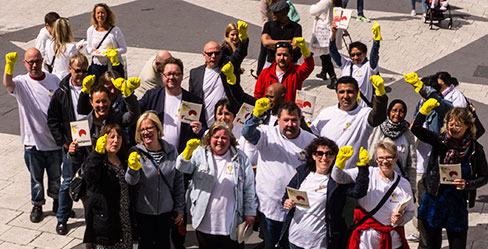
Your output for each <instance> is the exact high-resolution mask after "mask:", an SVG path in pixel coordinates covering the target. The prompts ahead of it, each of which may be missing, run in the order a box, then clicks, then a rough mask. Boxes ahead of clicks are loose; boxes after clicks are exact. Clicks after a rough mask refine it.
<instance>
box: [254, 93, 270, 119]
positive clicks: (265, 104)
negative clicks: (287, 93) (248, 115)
mask: <svg viewBox="0 0 488 249" xmlns="http://www.w3.org/2000/svg"><path fill="white" fill-rule="evenodd" d="M270 107H271V101H270V100H269V99H268V98H260V99H258V100H256V103H255V104H254V111H253V112H252V114H254V116H256V117H258V118H259V117H261V116H263V114H264V112H266V111H267V110H268V109H269V108H270Z"/></svg>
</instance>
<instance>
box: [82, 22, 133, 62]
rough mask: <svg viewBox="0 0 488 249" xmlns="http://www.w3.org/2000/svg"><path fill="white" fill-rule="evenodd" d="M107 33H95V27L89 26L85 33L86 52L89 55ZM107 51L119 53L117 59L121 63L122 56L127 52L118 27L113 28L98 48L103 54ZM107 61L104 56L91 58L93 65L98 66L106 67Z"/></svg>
mask: <svg viewBox="0 0 488 249" xmlns="http://www.w3.org/2000/svg"><path fill="white" fill-rule="evenodd" d="M107 32H108V31H97V30H96V29H95V27H93V25H92V26H90V27H89V28H88V29H87V31H86V42H87V45H86V50H87V51H88V53H89V54H91V52H92V49H96V48H97V46H98V44H99V43H100V41H101V40H102V39H103V37H104V36H105V34H106V33H107ZM107 49H117V50H118V51H119V52H118V54H117V57H118V59H119V62H120V63H122V56H121V55H122V54H125V53H126V52H127V44H126V42H125V38H124V35H123V34H122V31H121V30H120V28H119V27H117V26H114V27H113V29H112V31H110V34H108V35H107V38H105V40H103V42H102V45H100V47H99V48H98V50H99V51H101V52H104V51H106V50H107ZM109 62H110V60H109V59H107V57H105V56H93V63H95V64H98V65H108V63H109Z"/></svg>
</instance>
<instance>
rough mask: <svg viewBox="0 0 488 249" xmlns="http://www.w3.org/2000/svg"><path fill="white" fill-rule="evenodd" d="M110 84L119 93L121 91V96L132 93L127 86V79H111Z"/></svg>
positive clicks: (127, 95)
mask: <svg viewBox="0 0 488 249" xmlns="http://www.w3.org/2000/svg"><path fill="white" fill-rule="evenodd" d="M112 84H113V85H114V87H115V88H117V89H118V90H119V91H120V93H122V96H124V97H129V96H130V95H131V94H132V92H131V91H130V89H129V88H128V87H127V81H126V80H125V79H124V78H117V79H112Z"/></svg>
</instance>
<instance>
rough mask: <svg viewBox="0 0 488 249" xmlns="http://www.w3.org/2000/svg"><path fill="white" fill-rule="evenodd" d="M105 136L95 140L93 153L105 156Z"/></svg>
mask: <svg viewBox="0 0 488 249" xmlns="http://www.w3.org/2000/svg"><path fill="white" fill-rule="evenodd" d="M107 135H108V134H105V135H103V136H101V137H99V138H98V139H97V144H96V145H95V151H96V152H98V153H100V154H105V148H106V147H107Z"/></svg>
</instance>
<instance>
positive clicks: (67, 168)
mask: <svg viewBox="0 0 488 249" xmlns="http://www.w3.org/2000/svg"><path fill="white" fill-rule="evenodd" d="M79 168H80V165H79V164H76V163H72V162H71V160H70V159H68V150H67V149H65V148H64V147H63V171H62V174H63V183H61V187H60V188H59V208H58V212H57V213H56V218H57V219H58V222H66V221H68V218H69V212H70V210H71V208H72V207H73V200H71V197H70V196H69V184H70V183H71V179H73V176H74V175H75V173H76V171H77V170H78V169H79Z"/></svg>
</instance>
